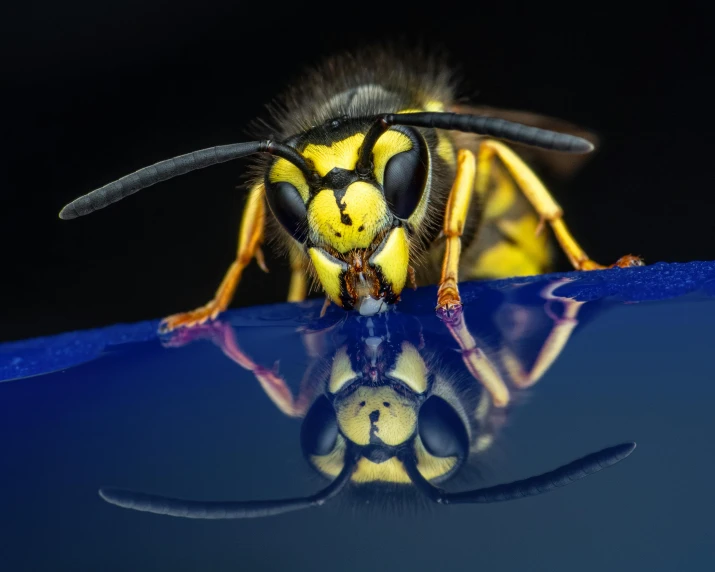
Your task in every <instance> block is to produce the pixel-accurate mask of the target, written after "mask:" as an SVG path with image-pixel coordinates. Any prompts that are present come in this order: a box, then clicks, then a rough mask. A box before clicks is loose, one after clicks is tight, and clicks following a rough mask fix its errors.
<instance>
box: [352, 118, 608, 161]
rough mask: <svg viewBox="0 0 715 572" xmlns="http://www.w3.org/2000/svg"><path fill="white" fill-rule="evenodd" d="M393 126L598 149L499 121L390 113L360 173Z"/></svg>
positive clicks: (373, 132)
mask: <svg viewBox="0 0 715 572" xmlns="http://www.w3.org/2000/svg"><path fill="white" fill-rule="evenodd" d="M392 125H406V126H410V127H431V128H434V129H445V130H447V131H462V132H464V133H476V134H478V135H489V136H491V137H495V138H498V139H504V140H506V141H511V142H512V143H523V144H524V145H531V146H533V147H540V148H542V149H550V150H553V151H565V152H567V153H589V152H590V151H593V148H594V147H593V144H592V143H591V142H590V141H588V140H586V139H584V138H582V137H577V136H575V135H569V134H568V133H559V132H557V131H550V130H548V129H540V128H538V127H531V126H530V125H524V124H523V123H515V122H513V121H507V120H506V119H501V118H499V117H488V116H485V115H468V114H466V113H447V112H423V113H387V114H385V115H382V116H380V117H378V118H377V120H376V121H375V123H373V125H372V126H371V127H370V129H369V130H368V132H367V134H366V135H365V139H364V140H363V144H362V147H361V149H360V157H359V158H358V162H357V169H358V171H362V172H364V171H366V170H368V169H369V167H370V162H371V156H372V149H373V147H374V145H375V143H376V142H377V140H378V139H379V138H380V136H381V135H382V134H383V133H384V132H385V131H387V130H388V129H389V128H390V127H391V126H392Z"/></svg>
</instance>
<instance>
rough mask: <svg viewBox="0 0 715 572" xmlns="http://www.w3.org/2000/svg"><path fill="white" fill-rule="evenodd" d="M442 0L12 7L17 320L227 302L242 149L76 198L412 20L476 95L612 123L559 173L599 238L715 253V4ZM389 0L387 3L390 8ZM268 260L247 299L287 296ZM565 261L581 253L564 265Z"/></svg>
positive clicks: (228, 123) (223, 138)
mask: <svg viewBox="0 0 715 572" xmlns="http://www.w3.org/2000/svg"><path fill="white" fill-rule="evenodd" d="M593 6H594V5H592V4H573V5H571V8H570V9H569V10H567V11H565V12H564V11H559V10H556V9H553V10H544V9H542V8H540V7H534V6H532V7H531V8H530V9H529V10H517V9H516V8H514V7H513V6H509V7H504V8H500V7H498V6H494V5H491V4H486V3H485V4H484V5H480V4H479V3H476V2H471V3H468V4H467V3H465V4H464V5H463V6H460V5H459V4H457V3H450V4H446V3H445V4H444V6H442V5H435V6H434V8H433V10H432V11H430V12H419V11H417V5H411V4H407V3H405V4H400V5H399V6H397V7H391V6H389V5H388V4H386V3H379V4H373V3H366V4H364V5H363V4H360V3H351V4H339V3H334V4H332V5H331V6H330V7H329V8H326V7H322V6H318V5H313V4H309V3H301V4H299V5H296V6H295V7H294V8H292V9H290V10H287V11H286V9H285V8H284V7H282V5H277V4H271V3H268V2H264V3H258V4H251V5H248V4H241V3H237V2H232V3H220V2H211V1H204V2H184V1H172V2H169V1H164V0H145V1H142V2H139V1H136V0H129V1H125V2H122V3H115V4H112V3H109V4H101V5H97V4H94V3H93V4H85V3H81V2H62V3H49V2H34V3H30V4H25V5H24V7H22V8H15V9H14V13H13V14H11V15H10V17H8V18H7V19H6V22H5V23H6V25H9V27H10V28H11V29H10V30H9V31H8V33H7V34H6V35H5V41H7V42H9V43H8V45H7V48H6V49H5V50H4V52H5V55H6V57H7V56H9V57H7V61H6V63H5V64H4V66H3V67H4V76H5V77H4V79H5V80H6V81H5V82H4V83H5V85H6V90H5V91H6V95H9V96H10V97H9V99H10V103H9V105H7V107H6V108H5V114H4V115H5V117H4V119H5V122H4V123H5V129H4V132H5V134H6V142H7V143H8V144H9V145H8V150H7V151H6V153H5V159H6V161H7V167H6V168H5V169H4V171H5V172H6V173H7V177H8V178H7V183H6V184H5V185H3V187H4V188H3V191H2V199H1V200H2V203H1V206H0V239H1V240H2V266H1V268H2V270H1V271H0V272H1V273H2V279H1V280H0V284H2V286H0V288H2V294H3V295H2V298H1V300H2V306H1V307H0V317H1V319H0V339H21V338H27V337H32V336H38V335H44V334H50V333H57V332H60V331H64V330H69V329H75V328H85V327H93V326H101V325H105V324H110V323H113V322H117V321H136V320H142V319H148V318H155V317H160V316H163V315H167V314H170V313H173V312H176V311H181V310H187V309H191V308H193V307H196V306H197V305H199V304H202V303H204V302H206V301H207V300H208V299H209V298H210V297H211V296H212V294H213V292H214V290H215V288H216V286H217V285H218V283H219V282H220V280H221V278H222V276H223V273H224V271H225V270H226V268H227V267H228V265H229V264H230V262H231V261H232V259H233V256H234V253H235V245H236V236H237V227H238V220H239V217H240V212H241V207H242V205H243V200H244V195H243V193H242V192H239V191H236V190H235V186H236V185H237V184H238V183H240V182H241V174H242V169H243V164H241V162H233V163H227V164H225V165H221V166H216V167H212V168H211V169H208V170H202V171H198V172H195V173H192V174H189V175H186V176H184V177H180V178H177V179H174V180H172V181H171V182H167V183H164V184H162V185H161V186H157V187H154V188H152V189H150V190H146V191H143V192H142V193H140V194H138V195H136V196H134V197H132V198H131V199H128V200H126V201H122V202H121V203H119V204H117V205H113V206H112V207H111V208H109V209H106V210H103V211H101V212H99V213H96V214H94V215H92V216H89V217H85V218H81V219H78V220H75V221H69V222H66V221H60V220H59V219H58V217H57V213H58V212H59V210H60V208H61V207H62V206H63V205H64V204H65V203H67V202H68V201H70V200H72V199H74V198H76V197H77V196H79V195H81V194H84V193H86V192H88V191H90V190H92V189H94V188H96V187H99V186H101V185H103V184H105V183H107V182H110V181H112V180H114V179H116V178H118V177H120V176H122V175H125V174H127V173H129V172H131V171H134V170H136V169H138V168H140V167H143V166H146V165H148V164H151V163H154V162H156V161H158V160H162V159H165V158H168V157H171V156H174V155H179V154H183V153H186V152H188V151H193V150H197V149H201V148H204V147H208V146H213V145H219V144H225V143H232V142H237V141H241V140H245V139H246V136H245V132H244V129H245V128H246V126H247V123H248V122H249V121H250V120H251V119H252V118H254V117H255V116H257V115H261V114H264V107H263V106H264V104H265V103H267V102H268V101H269V100H270V99H271V98H272V97H273V96H274V95H275V94H276V93H277V92H279V91H280V90H281V89H282V88H283V87H285V86H286V85H287V84H288V83H289V82H291V81H296V79H299V77H300V75H299V73H300V70H301V68H302V67H303V66H305V65H310V64H312V63H314V62H315V61H316V60H317V59H319V58H320V57H322V56H324V55H328V54H331V53H334V52H336V51H341V50H343V49H351V48H356V47H359V46H360V45H362V44H365V43H370V42H373V41H375V40H385V39H389V38H393V37H394V38H401V39H402V40H403V41H405V42H407V43H408V44H410V43H414V44H416V43H417V42H422V43H426V44H427V45H431V44H434V45H435V46H439V47H442V48H446V49H447V50H448V51H449V52H450V53H451V55H452V59H453V60H454V61H455V63H458V64H459V65H460V66H461V74H462V76H463V78H464V80H465V81H464V89H463V90H462V93H461V94H462V95H469V96H471V97H472V98H473V100H474V101H475V102H476V103H480V104H486V105H493V106H499V107H505V108H516V109H524V110H530V111H534V112H538V113H543V114H548V115H553V116H557V117H561V118H564V119H567V120H570V121H573V122H575V123H578V124H581V125H583V126H586V127H588V128H591V129H593V130H594V131H595V132H596V133H598V135H599V136H600V137H601V146H600V148H599V150H598V152H597V153H596V155H595V156H594V157H593V159H592V160H591V161H590V162H589V164H588V165H587V167H586V168H585V169H584V170H583V171H582V172H580V173H579V175H578V176H577V177H576V178H575V179H574V180H573V181H571V182H570V183H569V185H568V188H559V189H558V193H557V199H558V200H559V202H560V203H561V204H562V206H563V207H564V209H565V211H566V217H567V222H568V223H569V224H570V226H571V228H572V229H573V230H574V233H575V234H576V236H577V237H578V238H579V240H580V241H581V242H582V244H583V246H584V247H585V249H586V250H587V252H588V253H589V254H590V255H591V256H592V257H593V258H595V259H597V260H599V261H603V262H612V261H614V260H616V259H617V258H618V257H619V256H621V255H622V254H624V253H628V252H632V253H635V254H639V255H642V256H643V257H644V258H645V259H646V261H648V262H656V261H688V260H696V259H698V260H704V259H715V240H714V238H715V232H714V230H713V229H714V226H715V224H714V223H713V205H714V204H715V199H714V198H713V192H712V185H711V173H712V169H711V163H712V160H713V159H712V158H713V154H712V151H713V142H712V134H711V133H710V125H711V121H710V116H711V114H712V112H713V109H712V88H710V87H709V79H710V76H711V75H712V67H713V65H712V62H713V50H712V42H711V39H710V36H711V31H710V29H709V28H708V26H707V19H706V18H705V15H704V14H701V13H696V12H692V11H687V10H686V9H685V8H676V7H670V8H655V7H654V5H652V4H651V5H649V6H648V8H647V11H645V12H640V13H639V12H637V11H636V8H635V7H631V6H630V5H625V4H624V5H623V10H624V11H629V10H633V11H634V12H633V13H630V12H629V13H626V12H623V13H619V12H612V11H609V12H606V11H605V10H603V11H601V10H597V9H594V8H593ZM376 10H377V12H376ZM268 262H269V266H270V268H271V273H270V274H269V275H263V274H262V273H261V272H260V271H259V270H258V269H257V268H255V266H252V267H251V268H250V269H249V270H248V271H247V272H246V275H245V277H244V282H243V283H242V284H241V286H240V287H239V293H238V295H237V298H236V300H235V301H234V306H241V305H247V304H254V303H267V302H274V301H279V300H282V299H283V298H284V296H285V292H286V285H287V282H286V278H287V271H286V263H285V262H284V261H283V260H281V259H279V258H276V257H274V256H270V255H269V257H268ZM563 269H566V268H565V267H564V268H563Z"/></svg>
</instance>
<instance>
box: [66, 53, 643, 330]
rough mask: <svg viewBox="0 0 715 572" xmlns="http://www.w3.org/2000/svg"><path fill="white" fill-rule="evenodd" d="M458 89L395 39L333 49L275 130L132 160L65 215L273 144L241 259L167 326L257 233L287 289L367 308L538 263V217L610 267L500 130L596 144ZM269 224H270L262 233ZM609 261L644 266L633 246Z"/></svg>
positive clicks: (254, 192) (248, 212)
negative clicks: (284, 272) (418, 288)
mask: <svg viewBox="0 0 715 572" xmlns="http://www.w3.org/2000/svg"><path fill="white" fill-rule="evenodd" d="M453 91H454V90H453V88H452V85H451V79H450V77H449V74H448V73H447V72H446V68H445V66H443V65H442V64H441V63H440V62H439V61H437V60H436V59H434V58H429V57H424V56H420V55H414V54H413V55H411V56H408V57H407V58H404V57H398V56H397V54H396V53H395V52H394V51H391V50H369V51H366V52H364V53H362V54H360V55H357V56H342V57H339V58H335V59H332V60H329V61H327V62H326V63H325V64H324V65H323V66H322V67H320V68H318V69H317V70H315V71H313V72H311V73H309V74H308V75H307V77H306V79H305V81H303V82H301V83H300V84H298V85H296V86H295V87H294V88H292V89H291V90H290V91H289V92H288V93H287V94H286V95H285V97H284V98H283V99H282V100H280V102H278V103H277V104H276V105H275V106H274V110H275V113H274V118H275V121H276V125H275V127H274V128H272V129H271V130H269V131H267V132H266V134H267V135H268V136H269V137H270V139H266V140H261V141H253V142H248V143H237V144H233V145H224V146H220V147H213V148H210V149H204V150H201V151H197V152H194V153H189V154H187V155H182V156H180V157H175V158H173V159H169V160H167V161H163V162H160V163H157V164H155V165H153V166H151V167H147V168H144V169H140V170H139V171H137V172H135V173H133V174H131V175H128V176H126V177H123V178H121V179H119V180H117V181H115V182H113V183H110V184H108V185H106V186H104V187H102V188H100V189H98V190H96V191H93V192H92V193H89V194H88V195H85V196H83V197H80V198H78V199H76V200H75V201H73V202H72V203H70V204H69V205H67V206H66V207H65V208H64V209H63V210H62V212H61V213H60V217H61V218H64V219H69V218H75V217H78V216H82V215H85V214H88V213H90V212H92V211H94V210H97V209H100V208H102V207H105V206H107V205H109V204H110V203H113V202H115V201H118V200H120V199H122V198H124V197H126V196H128V195H130V194H132V193H134V192H136V191H139V190H140V189H143V188H145V187H148V186H150V185H153V184H155V183H158V182H160V181H164V180H166V179H169V178H171V177H174V176H177V175H181V174H184V173H188V172H190V171H193V170H195V169H200V168H203V167H207V166H209V165H214V164H216V163H221V162H224V161H229V160H233V159H239V158H241V157H246V156H248V155H255V154H263V155H264V157H265V156H268V157H267V158H266V159H265V160H264V161H262V162H260V163H259V167H258V170H257V174H256V177H255V178H254V180H253V181H252V183H251V185H250V193H249V198H248V202H247V205H246V208H245V210H244V214H243V219H242V223H241V230H240V235H239V246H238V253H237V256H236V260H235V262H234V263H233V264H232V265H231V267H230V268H229V270H228V272H227V273H226V276H225V278H224V280H223V282H222V283H221V285H220V287H219V289H218V290H217V292H216V295H215V297H214V299H213V300H211V301H210V302H209V303H208V304H206V305H205V306H203V307H201V308H198V309H196V310H194V311H191V312H186V313H182V314H177V315H174V316H171V317H169V318H167V319H166V320H165V321H164V322H163V324H162V329H163V330H165V331H167V330H172V329H174V328H176V327H179V326H190V325H195V324H197V323H202V322H205V321H206V320H208V319H210V318H214V317H216V316H217V315H218V314H219V313H220V312H222V311H223V310H225V309H226V308H227V307H228V305H229V303H230V301H231V299H232V297H233V295H234V292H235V290H236V286H237V284H238V282H239V280H240V277H241V275H242V273H243V270H244V269H245V267H246V266H247V265H248V264H249V262H250V261H251V260H252V259H253V258H256V260H257V261H258V264H259V265H260V266H261V267H262V268H263V269H265V265H264V262H263V255H262V252H261V250H260V245H261V243H262V242H263V239H264V236H266V235H268V236H271V238H275V239H276V240H279V241H281V242H282V243H283V244H284V250H286V251H287V252H290V256H291V266H292V269H293V272H292V278H291V283H290V288H289V294H288V299H289V300H290V301H296V300H302V299H303V298H305V296H306V293H307V279H306V276H308V275H311V276H313V278H314V279H316V280H317V282H318V283H319V284H320V286H321V287H322V290H323V291H324V292H325V294H326V297H327V299H328V300H330V301H332V302H333V303H335V304H337V305H340V306H342V307H344V308H346V309H352V308H355V309H357V310H359V311H360V313H361V314H363V315H373V314H375V313H378V312H380V311H382V310H384V309H385V308H386V307H387V306H389V305H391V304H393V303H395V302H397V301H398V299H399V298H400V293H401V291H402V290H403V288H404V286H405V284H406V283H407V282H408V279H409V280H410V281H411V282H412V283H413V284H415V283H416V281H417V280H419V282H420V283H430V284H433V283H435V282H438V283H439V286H440V287H439V292H438V296H437V298H438V300H437V307H438V309H440V310H441V311H443V312H445V313H446V314H447V315H451V314H452V312H453V311H455V310H458V309H459V307H460V305H461V300H460V296H459V292H458V289H457V282H458V278H460V277H461V278H462V279H474V278H480V277H504V276H517V275H527V274H538V273H542V272H544V271H545V270H546V269H548V268H549V266H550V263H551V258H552V257H551V253H550V248H549V240H548V239H547V237H546V236H545V235H543V234H541V233H540V232H539V231H540V230H541V228H542V226H543V224H544V223H548V224H549V225H550V226H551V228H552V230H553V232H554V236H555V237H556V239H557V241H558V243H559V244H560V246H561V248H562V249H563V250H564V252H565V253H566V255H567V257H568V259H569V260H570V262H571V264H572V265H573V266H574V267H575V268H577V269H583V270H589V269H594V268H603V266H601V265H599V264H597V263H595V262H594V261H593V260H591V259H590V258H589V257H588V256H587V255H586V253H585V252H584V251H583V249H582V248H581V247H580V246H579V245H578V243H577V242H576V241H575V240H574V238H573V237H572V236H571V234H570V232H569V231H568V229H567V227H566V225H565V223H564V221H563V219H562V210H561V208H560V207H559V205H558V204H557V203H556V202H555V201H554V200H553V198H552V197H551V195H550V194H549V192H548V191H547V189H546V188H545V187H544V185H543V184H542V183H541V181H540V180H539V178H538V177H537V176H536V175H535V174H534V173H533V172H532V170H531V169H530V168H529V167H528V166H527V164H526V163H525V162H524V159H522V158H521V157H520V155H518V154H517V153H515V151H514V150H513V149H512V148H511V147H509V146H507V145H506V144H504V143H503V142H501V141H500V140H503V141H507V142H510V143H514V144H516V145H517V146H520V145H526V146H528V147H529V148H530V149H529V148H527V149H523V148H522V151H523V155H524V157H527V158H531V159H536V160H538V161H540V162H542V163H543V164H545V165H547V166H551V167H553V168H554V170H557V171H560V172H561V173H564V172H567V171H570V170H573V168H574V167H575V165H576V163H577V162H578V157H574V156H573V155H571V159H567V158H565V157H563V156H558V157H554V156H549V155H547V154H546V153H544V150H554V151H563V152H568V153H572V154H583V153H587V152H588V151H590V150H591V149H592V148H593V145H592V144H591V143H590V142H589V141H587V140H586V139H584V138H582V137H579V136H577V135H575V134H574V133H580V134H582V135H584V133H583V132H580V131H578V130H575V129H574V128H573V127H572V126H570V125H567V124H565V123H563V122H559V121H556V120H552V119H546V118H543V117H536V116H533V115H530V114H525V113H517V112H506V111H496V110H491V109H486V108H481V109H479V108H469V107H463V106H459V105H456V104H455V102H454V99H455V97H454V94H453ZM544 127H545V128H546V129H544ZM550 127H553V128H556V129H558V130H560V131H570V132H571V133H559V132H556V131H551V130H549V129H548V128H550ZM266 205H268V209H266ZM267 213H268V214H270V215H271V216H269V217H267ZM271 221H277V223H278V224H275V225H273V226H272V227H268V228H270V231H267V230H266V228H267V227H266V224H267V223H268V222H271ZM616 264H617V265H618V266H630V265H637V264H641V262H640V260H639V259H638V258H636V257H633V256H630V255H629V256H625V257H623V258H621V259H620V260H619V261H618V262H617V263H616ZM415 268H416V270H417V272H415Z"/></svg>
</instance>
